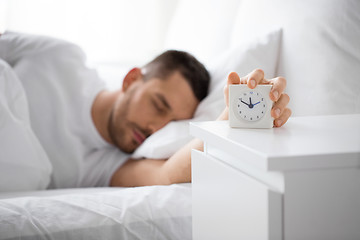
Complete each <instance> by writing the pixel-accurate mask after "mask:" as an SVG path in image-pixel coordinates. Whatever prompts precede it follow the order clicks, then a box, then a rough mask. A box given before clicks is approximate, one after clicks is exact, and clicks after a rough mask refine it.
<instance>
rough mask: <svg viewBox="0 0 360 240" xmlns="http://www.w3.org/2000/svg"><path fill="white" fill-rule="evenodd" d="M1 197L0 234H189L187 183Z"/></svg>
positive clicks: (95, 236) (164, 236)
mask: <svg viewBox="0 0 360 240" xmlns="http://www.w3.org/2000/svg"><path fill="white" fill-rule="evenodd" d="M21 195H27V196H26V197H20V196H21ZM14 196H17V197H16V198H8V199H7V197H14ZM0 198H5V199H0V239H89V240H90V239H109V240H110V239H124V240H127V239H144V240H145V239H147V240H150V239H158V240H161V239H179V240H180V239H181V240H186V239H191V235H192V229H191V224H192V222H191V184H174V185H171V186H150V187H138V188H91V189H69V190H51V191H49V190H48V191H38V192H30V193H20V194H0Z"/></svg>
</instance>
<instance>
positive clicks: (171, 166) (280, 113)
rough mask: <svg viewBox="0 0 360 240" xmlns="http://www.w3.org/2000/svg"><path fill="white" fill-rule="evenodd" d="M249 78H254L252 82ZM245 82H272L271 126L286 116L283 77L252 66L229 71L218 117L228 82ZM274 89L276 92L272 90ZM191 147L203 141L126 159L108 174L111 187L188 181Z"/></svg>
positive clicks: (224, 115)
mask: <svg viewBox="0 0 360 240" xmlns="http://www.w3.org/2000/svg"><path fill="white" fill-rule="evenodd" d="M251 80H255V83H254V82H252V81H251ZM240 83H243V84H248V86H249V87H250V88H255V87H256V85H257V84H261V83H263V84H272V85H273V88H272V90H271V92H270V97H271V99H272V100H273V101H274V102H275V103H274V106H273V109H272V111H271V114H272V116H273V117H274V118H275V120H274V126H276V127H280V126H282V125H284V123H285V122H286V121H287V120H288V119H289V117H290V115H291V111H290V109H288V108H286V106H287V104H288V103H289V96H288V95H286V94H283V91H284V89H285V86H286V80H285V79H284V78H274V79H271V80H266V79H264V73H263V71H262V70H260V69H256V70H254V71H253V72H251V73H249V74H248V75H247V76H245V77H242V78H239V76H238V75H237V74H236V73H230V74H229V77H228V80H227V85H226V86H225V89H224V97H225V102H226V108H225V109H224V111H223V113H222V114H221V115H220V116H219V117H218V120H226V119H228V106H229V104H228V94H229V92H228V87H229V85H230V84H240ZM276 92H277V93H276ZM191 149H197V150H199V151H203V142H202V141H201V140H199V139H194V140H192V141H190V142H189V143H188V144H186V145H185V146H183V147H182V148H181V149H180V150H178V151H177V152H176V153H175V154H174V155H173V156H171V157H170V158H169V159H168V160H156V159H142V160H133V159H130V160H128V161H127V162H126V163H125V164H124V165H122V166H121V167H120V168H119V169H118V170H117V171H116V172H115V173H114V175H113V176H112V179H111V183H110V185H111V186H123V187H135V186H147V185H168V184H173V183H183V182H191Z"/></svg>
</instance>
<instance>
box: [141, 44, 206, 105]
mask: <svg viewBox="0 0 360 240" xmlns="http://www.w3.org/2000/svg"><path fill="white" fill-rule="evenodd" d="M143 69H144V70H145V71H144V73H143V77H144V78H143V79H144V80H145V81H146V80H148V79H151V78H154V77H156V78H160V79H166V78H167V77H168V76H170V75H171V74H172V73H174V72H175V71H179V72H180V73H181V75H183V77H184V78H185V79H186V80H187V81H188V83H189V84H190V86H191V89H192V90H193V92H194V95H195V97H196V98H197V99H198V100H199V101H201V100H202V99H204V98H205V97H206V95H207V93H208V88H209V83H210V74H209V72H208V71H207V70H206V68H205V67H204V65H203V64H202V63H200V62H199V61H198V60H197V59H196V58H195V57H194V56H192V55H191V54H189V53H187V52H183V51H176V50H168V51H166V52H164V53H162V54H160V55H159V56H157V57H156V58H155V59H154V60H152V61H151V62H149V63H148V64H146V65H145V66H144V67H143Z"/></svg>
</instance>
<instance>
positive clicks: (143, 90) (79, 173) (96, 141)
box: [0, 32, 291, 188]
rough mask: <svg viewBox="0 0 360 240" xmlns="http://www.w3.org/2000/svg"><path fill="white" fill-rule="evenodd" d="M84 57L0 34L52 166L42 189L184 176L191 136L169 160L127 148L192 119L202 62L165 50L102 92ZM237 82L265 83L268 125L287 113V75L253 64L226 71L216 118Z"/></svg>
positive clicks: (203, 80)
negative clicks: (137, 156)
mask: <svg viewBox="0 0 360 240" xmlns="http://www.w3.org/2000/svg"><path fill="white" fill-rule="evenodd" d="M64 56H65V57H66V58H64ZM83 58H84V55H83V53H82V51H81V50H80V49H79V48H78V47H76V46H74V45H69V43H66V42H64V41H60V40H55V39H52V38H46V37H39V36H32V35H24V34H17V33H11V32H7V33H4V34H3V35H1V36H0V60H1V59H3V61H5V62H7V64H8V65H9V66H10V67H11V68H12V69H13V70H14V72H15V73H16V74H17V76H18V78H19V79H20V81H21V84H22V86H23V88H24V91H25V93H26V97H27V102H28V108H29V115H30V120H31V128H32V130H33V132H34V133H35V135H36V137H37V138H38V140H39V142H40V144H41V146H42V147H43V148H44V150H45V152H46V155H47V157H48V158H49V160H50V162H51V165H52V168H53V172H52V175H51V181H50V184H49V186H48V188H67V187H96V186H109V185H110V186H143V185H158V184H172V183H182V182H190V181H191V149H198V150H202V148H203V143H202V142H201V141H200V140H198V139H194V140H192V141H191V142H189V143H188V144H187V145H185V146H184V147H182V148H181V149H179V150H178V151H177V152H176V153H175V154H174V155H173V156H171V157H170V158H169V159H163V160H158V159H141V160H134V159H131V158H130V155H129V154H130V153H132V152H133V151H134V150H135V149H136V148H137V147H139V146H140V145H141V144H142V143H143V142H144V140H145V139H146V138H147V137H149V136H150V135H151V134H153V133H154V132H156V131H158V130H159V129H161V128H162V127H164V126H165V125H166V124H167V123H169V122H170V121H176V120H181V119H189V118H192V116H193V114H194V112H195V110H196V107H197V106H198V104H199V102H200V101H201V100H202V99H204V98H205V96H206V95H207V91H208V86H209V81H210V76H209V73H208V72H207V70H206V69H205V67H204V66H203V65H202V64H201V63H200V62H199V61H197V60H196V59H195V58H194V57H193V56H191V55H190V54H188V53H186V52H182V51H166V52H164V53H163V54H161V55H159V56H158V57H156V58H155V59H154V60H152V61H151V62H149V63H148V64H146V65H145V66H144V67H142V68H137V67H135V68H133V69H131V70H130V71H129V72H128V73H127V74H126V76H125V77H124V79H123V83H122V87H121V88H120V89H118V90H116V91H109V90H107V89H106V88H105V85H104V83H103V82H102V81H101V80H100V79H99V77H98V76H97V74H96V72H95V71H93V70H91V69H88V68H86V66H85V65H84V64H79V62H81V61H78V60H79V59H80V60H83ZM64 59H66V60H64ZM79 69H80V70H81V71H80V70H79ZM45 70H46V72H47V73H49V72H50V74H45ZM59 76H61V77H59ZM240 83H241V84H247V85H248V86H249V87H250V88H255V87H256V86H257V85H258V84H272V85H273V87H272V90H271V92H270V98H271V99H272V101H274V102H275V103H274V106H273V109H272V111H271V114H272V116H273V117H274V118H275V120H274V127H280V126H282V125H283V124H284V123H286V121H287V120H288V118H289V117H290V115H291V111H290V109H288V108H287V104H288V102H289V97H288V95H286V94H285V93H284V89H285V86H286V80H285V79H284V78H282V77H278V78H274V79H269V80H267V79H265V78H264V72H263V71H262V70H260V69H256V70H254V71H252V72H251V73H249V74H248V75H246V76H244V77H241V78H240V77H239V76H238V74H237V73H235V72H232V73H230V74H229V75H228V79H227V83H226V84H225V82H224V85H225V88H224V98H225V102H226V106H227V107H226V108H225V109H224V111H223V113H222V114H221V115H220V116H219V117H218V120H226V119H227V118H228V102H227V99H228V86H229V84H240ZM19 177H20V178H21V176H19Z"/></svg>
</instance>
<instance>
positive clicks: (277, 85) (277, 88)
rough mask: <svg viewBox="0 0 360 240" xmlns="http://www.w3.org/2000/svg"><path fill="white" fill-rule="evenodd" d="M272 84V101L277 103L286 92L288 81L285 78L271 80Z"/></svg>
mask: <svg viewBox="0 0 360 240" xmlns="http://www.w3.org/2000/svg"><path fill="white" fill-rule="evenodd" d="M270 83H271V84H272V85H273V87H272V88H271V91H270V99H271V100H272V101H274V102H276V101H278V100H279V98H280V96H281V95H282V93H283V92H284V90H285V87H286V79H285V78H284V77H277V78H273V79H271V80H270Z"/></svg>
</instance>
